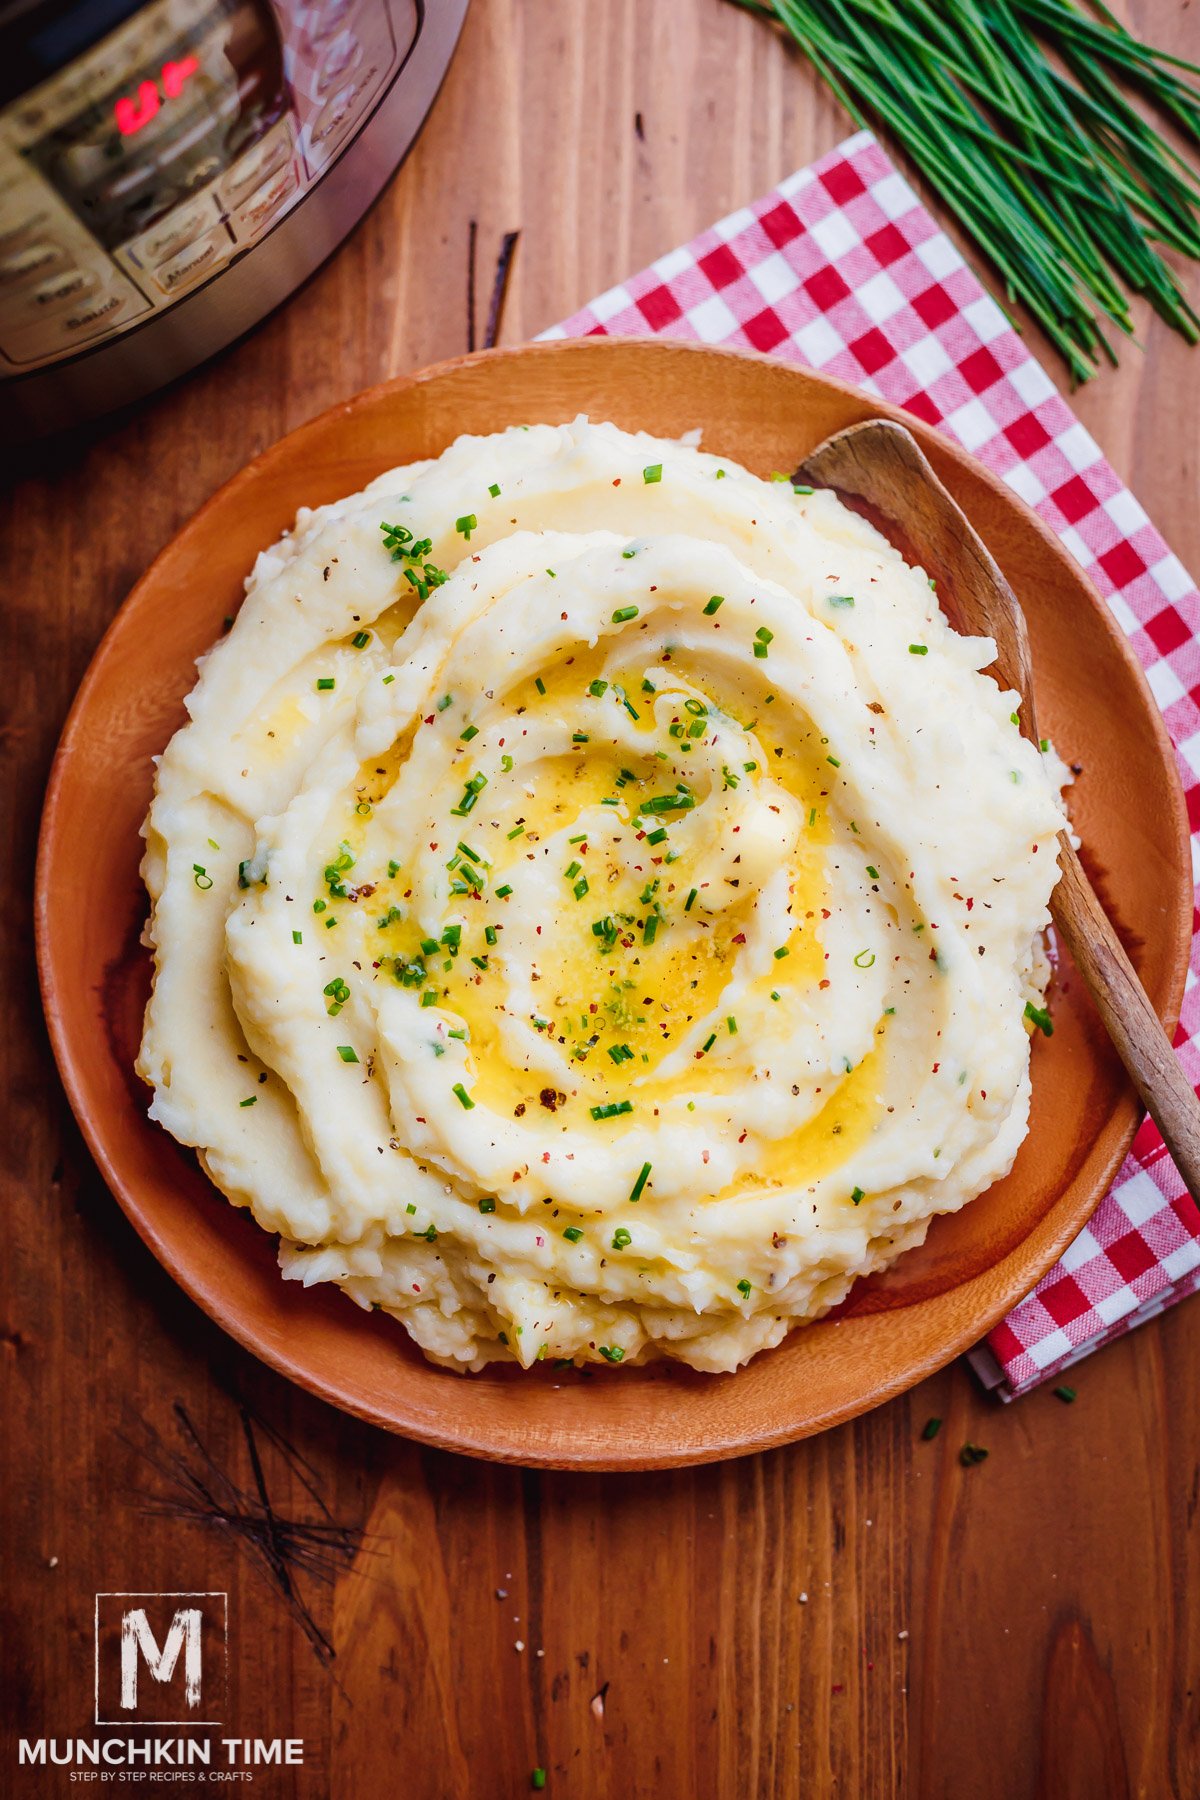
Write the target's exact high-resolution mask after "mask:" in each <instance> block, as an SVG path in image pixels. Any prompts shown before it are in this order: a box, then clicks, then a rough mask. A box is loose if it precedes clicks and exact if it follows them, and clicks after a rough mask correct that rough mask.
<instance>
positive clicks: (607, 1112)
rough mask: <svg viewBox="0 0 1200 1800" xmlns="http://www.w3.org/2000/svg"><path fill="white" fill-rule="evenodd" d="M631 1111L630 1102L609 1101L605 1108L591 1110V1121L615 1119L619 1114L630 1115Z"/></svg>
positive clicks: (631, 1105)
mask: <svg viewBox="0 0 1200 1800" xmlns="http://www.w3.org/2000/svg"><path fill="white" fill-rule="evenodd" d="M632 1111H633V1101H632V1100H610V1101H609V1102H608V1104H607V1105H605V1106H593V1107H592V1108H591V1114H592V1117H593V1119H615V1118H616V1117H617V1116H618V1115H619V1114H620V1113H631V1112H632Z"/></svg>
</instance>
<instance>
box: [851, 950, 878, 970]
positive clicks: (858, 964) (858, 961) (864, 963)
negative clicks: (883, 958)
mask: <svg viewBox="0 0 1200 1800" xmlns="http://www.w3.org/2000/svg"><path fill="white" fill-rule="evenodd" d="M874 965H875V952H874V951H873V950H860V951H859V953H858V955H857V956H856V957H855V959H854V966H855V968H856V969H870V968H873V967H874Z"/></svg>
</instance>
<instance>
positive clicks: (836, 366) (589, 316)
mask: <svg viewBox="0 0 1200 1800" xmlns="http://www.w3.org/2000/svg"><path fill="white" fill-rule="evenodd" d="M654 332H660V333H662V335H663V336H665V337H673V338H688V339H691V340H698V341H700V342H702V343H708V344H734V345H739V346H741V347H743V348H748V349H754V350H763V351H769V352H772V353H774V354H775V355H777V356H781V357H785V358H788V359H790V360H791V361H793V362H802V363H807V364H809V365H810V366H811V367H812V368H816V369H825V370H828V372H829V373H830V374H831V375H838V376H841V377H842V379H843V380H846V381H853V382H857V383H858V385H859V386H860V387H863V388H866V389H867V390H869V391H870V392H872V393H876V394H879V395H881V396H882V397H883V398H884V399H886V400H891V401H893V402H895V403H897V404H899V405H901V406H904V407H907V408H908V410H909V411H910V412H912V413H915V414H916V416H917V417H918V418H920V419H926V420H928V421H930V423H932V424H935V425H937V426H940V428H941V429H942V430H943V431H947V432H949V433H950V434H951V435H952V436H953V437H956V438H957V439H958V441H959V442H960V443H961V444H964V445H965V446H966V448H967V449H968V450H971V451H973V452H974V453H975V455H976V456H978V457H979V458H980V459H981V460H982V461H983V462H985V463H987V464H988V466H989V467H990V468H992V469H994V470H995V471H996V472H997V474H999V475H1001V476H1003V478H1004V480H1005V481H1007V482H1008V484H1009V486H1010V487H1012V488H1013V489H1015V491H1016V492H1017V493H1018V494H1020V495H1021V497H1022V499H1024V500H1027V501H1028V502H1029V504H1030V505H1031V506H1033V507H1034V508H1035V509H1036V511H1037V512H1038V513H1040V515H1041V516H1042V518H1043V519H1045V521H1046V522H1047V524H1048V525H1050V526H1052V527H1053V529H1054V530H1055V531H1056V532H1057V533H1058V534H1059V536H1060V537H1061V538H1062V540H1063V542H1064V543H1065V544H1066V545H1067V546H1068V548H1069V549H1070V550H1071V552H1072V554H1073V555H1074V556H1075V557H1076V558H1077V559H1078V561H1079V562H1080V563H1081V564H1082V566H1083V567H1084V568H1085V569H1086V570H1087V572H1088V574H1089V575H1090V576H1091V579H1092V580H1093V582H1094V583H1095V584H1096V586H1097V587H1098V588H1099V590H1100V592H1101V593H1102V594H1103V595H1104V596H1105V597H1106V598H1107V600H1108V604H1109V605H1110V606H1111V608H1112V610H1113V613H1114V615H1115V617H1116V619H1117V621H1118V623H1119V624H1120V626H1121V629H1122V630H1123V631H1124V632H1125V634H1126V636H1127V637H1128V638H1129V641H1130V642H1131V644H1132V645H1133V648H1134V650H1135V651H1136V653H1137V655H1138V657H1139V659H1140V660H1141V663H1142V666H1143V667H1144V668H1145V670H1146V674H1147V676H1148V678H1149V681H1150V686H1151V688H1152V689H1153V690H1154V695H1155V698H1156V699H1157V701H1158V703H1159V705H1160V706H1161V707H1162V710H1163V715H1164V717H1165V719H1166V722H1167V726H1168V729H1169V730H1170V733H1171V736H1172V738H1173V739H1174V742H1175V745H1176V747H1177V750H1178V753H1179V766H1180V771H1181V773H1182V777H1183V782H1184V787H1185V790H1186V793H1187V799H1188V811H1189V817H1190V819H1191V823H1192V830H1193V838H1192V843H1193V857H1194V858H1195V855H1196V852H1197V849H1198V848H1200V641H1198V639H1200V594H1198V593H1197V592H1196V589H1195V588H1194V587H1193V585H1192V583H1191V581H1190V580H1189V579H1188V576H1187V574H1186V572H1185V571H1184V569H1183V567H1182V565H1181V564H1180V562H1179V560H1178V559H1177V558H1176V557H1175V556H1173V555H1172V554H1171V552H1170V551H1169V550H1168V548H1167V546H1166V544H1165V543H1164V542H1163V540H1162V538H1161V537H1160V536H1159V534H1158V532H1157V531H1156V530H1155V529H1154V527H1153V525H1151V523H1150V521H1149V520H1148V518H1147V517H1146V514H1145V512H1144V511H1143V510H1142V508H1141V506H1139V504H1138V502H1137V501H1136V500H1135V499H1134V497H1133V495H1132V494H1131V493H1130V492H1129V490H1128V489H1127V488H1125V487H1123V486H1122V484H1121V482H1120V481H1119V480H1118V479H1117V477H1116V475H1115V474H1114V473H1113V471H1112V469H1111V468H1110V467H1109V466H1108V464H1107V463H1106V462H1105V460H1104V458H1103V456H1102V455H1101V454H1100V451H1099V449H1098V448H1097V447H1096V444H1095V443H1094V441H1093V440H1092V438H1090V437H1089V436H1088V434H1087V432H1086V431H1085V430H1084V429H1083V427H1082V426H1081V425H1080V424H1079V422H1078V421H1077V420H1076V419H1075V417H1074V416H1073V414H1072V413H1071V410H1070V408H1069V407H1068V406H1067V404H1066V402H1065V401H1064V400H1063V399H1062V397H1061V396H1060V395H1059V394H1058V392H1057V391H1056V390H1055V388H1054V386H1053V385H1052V383H1051V382H1050V379H1049V377H1048V376H1047V375H1046V374H1045V372H1044V371H1043V369H1042V368H1041V367H1040V365H1039V364H1038V363H1037V362H1035V360H1034V358H1033V357H1032V356H1031V355H1030V353H1029V351H1028V350H1027V349H1026V348H1025V346H1024V344H1023V343H1022V342H1021V340H1020V338H1019V337H1018V336H1017V335H1016V333H1015V332H1014V331H1013V330H1012V328H1011V326H1010V325H1009V324H1008V323H1007V321H1006V320H1005V318H1004V315H1003V314H1002V312H1001V311H1000V308H999V307H998V306H997V305H996V303H995V301H994V300H992V299H991V298H990V297H989V296H988V295H987V294H986V293H985V292H984V290H983V289H982V287H981V286H980V285H979V282H978V281H977V280H976V278H975V276H974V275H973V274H972V273H971V271H970V269H969V268H968V267H967V265H966V264H965V263H964V261H963V259H962V257H961V256H960V255H959V253H958V251H957V250H956V249H955V247H954V245H953V244H952V243H951V242H950V240H949V238H948V237H946V235H945V234H944V232H942V231H940V230H939V229H938V227H937V225H936V224H935V223H934V221H933V219H932V218H931V217H930V215H929V214H928V213H927V212H926V211H925V209H924V208H923V207H922V206H921V205H920V204H919V203H918V201H917V198H916V196H915V195H914V193H913V191H912V189H911V188H910V187H909V186H908V183H907V182H906V181H905V180H904V179H903V177H902V176H901V175H899V174H898V173H897V171H896V170H895V169H894V168H893V167H892V165H891V163H890V162H889V161H888V159H887V157H886V156H885V155H884V153H883V151H882V150H881V148H880V147H879V145H878V144H877V143H876V141H875V139H874V138H873V137H872V136H871V135H870V133H869V132H861V133H859V135H857V136H856V137H852V138H850V139H849V140H848V141H847V142H846V143H844V144H842V145H841V146H840V147H839V148H838V149H836V150H834V151H831V152H830V154H829V155H828V156H825V157H823V158H822V159H821V161H820V162H817V163H814V164H813V165H812V167H811V168H807V169H801V170H800V172H799V173H798V174H796V175H791V176H789V177H788V179H787V180H786V181H783V182H781V183H780V184H779V186H778V187H777V188H775V189H774V191H773V192H772V193H770V194H767V195H766V196H765V198H763V199H762V200H759V201H758V202H756V204H755V205H753V206H749V207H746V208H744V209H743V210H741V211H740V212H735V213H732V214H731V215H730V217H729V218H727V219H722V220H721V221H720V223H719V224H717V225H714V226H713V227H712V229H711V230H710V231H705V232H702V233H701V235H700V236H699V237H698V238H695V239H694V240H693V242H692V243H690V244H687V245H685V246H684V247H683V248H682V249H679V250H672V251H671V252H670V254H669V255H667V256H663V257H660V258H659V260H658V261H657V262H656V263H653V264H652V265H651V267H650V268H648V269H645V270H643V271H642V273H641V274H640V275H635V276H634V277H633V278H632V280H630V281H627V282H625V283H623V284H622V286H620V287H616V288H612V289H611V290H610V291H609V292H608V293H607V294H601V296H600V297H599V299H597V300H593V301H592V303H591V305H590V306H586V307H584V309H583V310H582V312H578V313H576V314H575V315H574V317H573V318H570V319H568V320H567V321H566V323H565V324H563V325H558V326H556V327H555V328H554V329H553V330H552V331H549V332H547V333H546V334H545V335H546V336H547V337H583V336H586V335H589V334H590V335H606V334H611V335H614V336H637V335H646V334H648V333H654ZM1198 866H1200V865H1198ZM1198 976H1200V939H1197V945H1196V947H1194V948H1193V952H1192V967H1191V971H1190V973H1189V975H1188V982H1187V992H1186V994H1185V997H1184V1003H1183V1018H1182V1021H1181V1024H1180V1029H1179V1035H1178V1039H1177V1042H1178V1044H1179V1046H1180V1050H1179V1053H1180V1056H1181V1058H1182V1060H1183V1063H1184V1067H1185V1068H1186V1069H1187V1070H1188V1073H1189V1074H1190V1075H1191V1076H1192V1079H1193V1080H1194V1081H1196V1082H1197V1083H1200V998H1198V990H1197V977H1198ZM1197 1287H1200V1215H1198V1213H1197V1210H1196V1208H1195V1207H1194V1206H1193V1205H1192V1203H1191V1201H1190V1199H1189V1198H1188V1196H1187V1193H1186V1192H1185V1190H1184V1186H1183V1183H1182V1181H1181V1180H1180V1178H1179V1176H1178V1174H1177V1173H1176V1171H1175V1168H1174V1166H1173V1165H1172V1163H1171V1160H1170V1158H1169V1157H1168V1156H1167V1154H1166V1151H1165V1150H1164V1148H1163V1144H1162V1140H1161V1138H1160V1137H1159V1135H1158V1132H1157V1130H1156V1129H1155V1127H1154V1125H1153V1124H1152V1123H1151V1122H1150V1121H1149V1120H1147V1121H1146V1122H1145V1123H1144V1124H1143V1125H1142V1128H1141V1130H1140V1131H1139V1133H1138V1135H1137V1138H1136V1140H1135V1142H1134V1146H1133V1150H1132V1152H1131V1153H1130V1155H1129V1156H1128V1157H1127V1158H1126V1161H1125V1163H1124V1165H1123V1167H1122V1169H1121V1172H1120V1174H1119V1176H1118V1177H1117V1181H1116V1184H1115V1186H1114V1187H1113V1189H1112V1191H1111V1193H1109V1194H1108V1195H1107V1196H1106V1198H1105V1199H1104V1201H1103V1202H1102V1203H1101V1205H1100V1206H1099V1207H1098V1209H1097V1211H1096V1213H1095V1215H1094V1217H1093V1218H1092V1221H1091V1224H1090V1225H1089V1226H1088V1228H1087V1229H1086V1230H1085V1231H1083V1232H1081V1233H1080V1235H1079V1237H1078V1238H1077V1239H1076V1240H1075V1242H1074V1243H1073V1244H1072V1245H1071V1248H1070V1249H1069V1250H1068V1251H1067V1253H1066V1255H1065V1256H1064V1257H1063V1259H1062V1261H1061V1262H1060V1263H1059V1264H1058V1266H1057V1267H1056V1268H1054V1269H1052V1270H1051V1272H1050V1273H1049V1274H1048V1275H1047V1276H1045V1278H1044V1279H1043V1280H1042V1281H1040V1282H1039V1283H1038V1286H1037V1287H1036V1288H1035V1289H1034V1291H1033V1293H1032V1294H1030V1295H1029V1297H1028V1298H1027V1299H1026V1300H1023V1301H1022V1302H1021V1304H1020V1305H1019V1306H1018V1307H1016V1308H1015V1309H1014V1310H1013V1311H1012V1312H1011V1313H1010V1314H1009V1315H1008V1317H1007V1319H1005V1320H1004V1321H1003V1323H1002V1324H1000V1325H998V1326H997V1327H996V1329H995V1330H994V1331H993V1332H991V1334H990V1335H989V1337H988V1338H987V1340H986V1342H985V1343H984V1344H981V1345H980V1346H979V1347H978V1349H977V1350H975V1351H974V1352H972V1360H973V1361H974V1363H975V1366H976V1369H977V1371H978V1372H979V1373H980V1374H981V1376H982V1377H983V1379H984V1380H985V1381H986V1382H987V1383H988V1385H989V1386H993V1387H996V1388H997V1389H998V1390H999V1392H1000V1393H1001V1395H1002V1396H1003V1397H1004V1398H1006V1399H1011V1398H1013V1397H1014V1396H1015V1395H1017V1394H1019V1393H1022V1392H1023V1391H1024V1390H1025V1389H1027V1388H1030V1387H1032V1386H1033V1385H1034V1384H1035V1383H1036V1382H1039V1381H1044V1380H1045V1379H1046V1378H1047V1377H1048V1376H1050V1375H1054V1374H1057V1373H1058V1372H1059V1370H1061V1369H1064V1368H1065V1367H1066V1366H1067V1365H1068V1364H1069V1363H1071V1362H1074V1361H1075V1360H1077V1359H1078V1358H1079V1357H1082V1356H1086V1355H1087V1354H1088V1353H1089V1352H1090V1351H1092V1350H1094V1349H1096V1348H1097V1347H1098V1346H1099V1345H1100V1344H1103V1343H1106V1342H1107V1341H1108V1340H1109V1339H1110V1338H1112V1337H1117V1336H1119V1335H1121V1334H1122V1333H1123V1332H1126V1331H1128V1330H1129V1329H1130V1328H1131V1327H1132V1326H1134V1325H1138V1324H1140V1323H1141V1322H1142V1320H1143V1319H1148V1318H1152V1317H1153V1316H1154V1315H1155V1314H1156V1313H1158V1312H1161V1311H1163V1310H1164V1308H1166V1307H1168V1306H1171V1305H1173V1304H1174V1302H1175V1301H1176V1300H1182V1299H1183V1297H1184V1296H1185V1295H1186V1294H1190V1293H1191V1292H1192V1291H1193V1289H1195V1288H1197Z"/></svg>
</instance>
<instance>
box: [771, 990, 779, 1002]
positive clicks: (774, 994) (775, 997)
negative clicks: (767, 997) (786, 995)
mask: <svg viewBox="0 0 1200 1800" xmlns="http://www.w3.org/2000/svg"><path fill="white" fill-rule="evenodd" d="M771 998H772V1000H778V998H779V989H778V988H772V989H771Z"/></svg>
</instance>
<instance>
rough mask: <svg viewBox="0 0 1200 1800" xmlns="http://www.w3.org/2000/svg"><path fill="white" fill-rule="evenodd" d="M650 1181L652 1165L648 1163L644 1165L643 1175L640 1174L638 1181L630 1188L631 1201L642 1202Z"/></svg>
mask: <svg viewBox="0 0 1200 1800" xmlns="http://www.w3.org/2000/svg"><path fill="white" fill-rule="evenodd" d="M649 1179H650V1164H649V1163H648V1162H647V1163H643V1164H642V1168H641V1173H640V1174H639V1176H638V1178H637V1180H636V1181H635V1182H634V1184H633V1186H632V1188H630V1190H629V1198H630V1200H640V1199H641V1197H642V1195H643V1193H644V1192H645V1190H646V1183H647V1182H648V1181H649Z"/></svg>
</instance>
